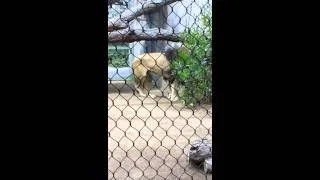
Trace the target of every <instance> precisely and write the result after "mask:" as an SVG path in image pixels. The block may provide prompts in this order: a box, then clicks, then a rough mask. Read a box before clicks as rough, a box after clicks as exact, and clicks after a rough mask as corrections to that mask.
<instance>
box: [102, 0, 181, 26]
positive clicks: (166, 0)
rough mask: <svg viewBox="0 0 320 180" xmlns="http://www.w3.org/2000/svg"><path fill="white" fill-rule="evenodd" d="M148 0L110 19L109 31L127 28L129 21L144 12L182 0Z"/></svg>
mask: <svg viewBox="0 0 320 180" xmlns="http://www.w3.org/2000/svg"><path fill="white" fill-rule="evenodd" d="M153 1H155V0H153ZM153 1H152V0H148V1H146V2H144V3H139V4H138V5H137V6H135V7H134V8H132V9H126V10H125V11H124V12H123V13H122V15H120V17H114V18H112V19H110V20H108V32H112V31H115V30H119V29H125V28H127V27H128V26H129V22H130V21H132V20H134V19H136V18H137V17H139V16H141V15H142V14H145V13H149V12H152V11H154V10H155V9H158V8H161V7H163V6H165V5H168V4H172V3H174V2H176V1H181V0H162V1H160V2H157V3H155V2H153Z"/></svg>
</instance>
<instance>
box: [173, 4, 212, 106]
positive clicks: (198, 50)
mask: <svg viewBox="0 0 320 180" xmlns="http://www.w3.org/2000/svg"><path fill="white" fill-rule="evenodd" d="M211 24H212V14H211V9H210V10H208V11H206V12H205V13H204V15H202V17H201V23H200V25H199V26H196V27H194V28H189V29H187V30H186V31H184V32H183V33H182V34H181V36H180V38H181V39H182V42H183V45H184V46H185V47H186V48H187V49H188V50H189V52H186V51H182V50H180V51H179V52H178V55H179V57H178V58H177V59H176V60H175V61H173V63H172V69H173V73H174V74H175V75H176V77H177V80H178V81H179V82H180V84H181V85H180V86H181V87H180V90H179V98H180V99H181V100H183V101H184V102H185V104H186V105H195V104H197V103H199V102H209V101H210V100H211V97H212V77H211V74H212V25H211Z"/></svg>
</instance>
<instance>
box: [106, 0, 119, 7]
mask: <svg viewBox="0 0 320 180" xmlns="http://www.w3.org/2000/svg"><path fill="white" fill-rule="evenodd" d="M112 4H122V3H121V0H108V5H109V6H110V5H112Z"/></svg>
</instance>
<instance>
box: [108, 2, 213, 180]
mask: <svg viewBox="0 0 320 180" xmlns="http://www.w3.org/2000/svg"><path fill="white" fill-rule="evenodd" d="M106 2H107V8H108V15H106V18H105V25H106V27H107V30H108V34H107V37H106V40H108V46H107V47H106V49H105V52H106V53H105V55H106V57H108V120H107V121H108V131H107V132H108V137H107V139H108V149H107V150H106V152H107V155H108V170H106V173H107V175H108V179H117V180H121V179H196V180H202V179H212V173H210V172H206V171H205V169H206V168H207V169H208V167H206V163H205V162H203V161H202V163H199V164H195V163H190V161H189V160H190V158H189V157H190V152H191V151H190V148H191V147H192V143H193V142H194V141H195V140H197V139H207V140H208V141H209V142H210V141H211V139H212V105H211V96H212V93H213V88H214V87H213V86H212V78H211V71H212V62H213V51H212V46H211V41H212V30H211V27H212V10H211V8H212V1H210V0H107V1H106ZM106 22H108V23H106ZM210 153H211V152H210ZM213 164H214V163H213ZM203 166H205V167H203Z"/></svg>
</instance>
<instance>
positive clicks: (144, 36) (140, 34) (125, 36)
mask: <svg viewBox="0 0 320 180" xmlns="http://www.w3.org/2000/svg"><path fill="white" fill-rule="evenodd" d="M157 40H166V41H173V42H179V41H180V39H179V36H178V35H177V34H173V33H172V31H170V30H167V29H157V28H154V29H146V30H141V29H140V30H132V29H123V30H119V31H115V32H110V33H109V35H108V42H109V43H115V42H126V43H131V42H135V41H157Z"/></svg>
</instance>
